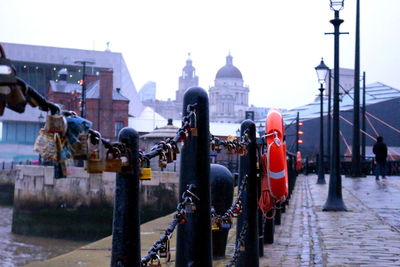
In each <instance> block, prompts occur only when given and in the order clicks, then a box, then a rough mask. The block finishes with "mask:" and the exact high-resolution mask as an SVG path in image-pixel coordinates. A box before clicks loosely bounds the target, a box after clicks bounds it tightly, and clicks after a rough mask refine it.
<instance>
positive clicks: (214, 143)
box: [210, 129, 250, 156]
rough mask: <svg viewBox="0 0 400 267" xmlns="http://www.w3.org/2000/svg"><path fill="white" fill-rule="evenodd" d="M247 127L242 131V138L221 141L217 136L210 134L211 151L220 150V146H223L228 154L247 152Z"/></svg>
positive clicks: (243, 153)
mask: <svg viewBox="0 0 400 267" xmlns="http://www.w3.org/2000/svg"><path fill="white" fill-rule="evenodd" d="M249 140H250V138H249V135H248V129H246V130H245V131H244V136H243V138H242V139H240V138H235V139H232V140H229V139H228V140H223V141H221V140H220V139H219V138H218V137H215V136H214V135H212V134H210V145H211V150H212V151H217V152H219V151H221V147H224V148H225V149H226V150H227V152H228V153H229V154H240V155H241V156H243V155H245V154H246V153H247V145H248V143H249Z"/></svg>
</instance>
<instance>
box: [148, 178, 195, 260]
mask: <svg viewBox="0 0 400 267" xmlns="http://www.w3.org/2000/svg"><path fill="white" fill-rule="evenodd" d="M195 189H196V186H195V185H194V184H190V185H188V188H187V189H186V191H184V192H183V193H182V200H181V202H179V203H178V205H177V207H176V213H175V214H174V217H173V220H172V222H171V223H170V224H169V226H168V228H167V229H166V230H165V231H164V233H163V234H162V235H161V237H160V239H159V240H157V241H156V242H154V244H153V246H152V247H151V248H150V249H149V250H148V252H147V255H146V256H144V257H142V259H141V267H147V266H148V263H149V262H150V261H152V260H159V258H160V257H161V255H160V252H161V251H163V250H164V252H166V253H167V254H169V251H165V250H169V244H168V242H169V240H171V238H172V233H173V232H174V230H175V228H176V226H177V225H178V224H185V223H186V222H187V216H186V214H187V213H191V212H194V211H195V209H194V210H193V206H192V205H195V202H197V201H200V198H199V197H198V196H197V195H196V194H195V193H194V192H193V191H195ZM188 205H189V207H190V208H191V210H190V211H188V210H187V209H188V208H187V207H188ZM167 261H169V255H168V256H167Z"/></svg>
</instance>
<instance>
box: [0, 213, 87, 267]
mask: <svg viewBox="0 0 400 267" xmlns="http://www.w3.org/2000/svg"><path fill="white" fill-rule="evenodd" d="M11 222H12V208H11V207H4V206H0V266H1V267H14V266H21V265H24V264H27V263H29V262H33V261H40V260H45V259H49V258H53V257H55V256H58V255H61V254H64V253H67V252H69V251H71V250H74V249H76V248H78V247H81V246H83V245H85V244H86V243H87V242H76V241H68V240H62V239H54V238H41V237H30V236H22V235H16V234H13V233H11Z"/></svg>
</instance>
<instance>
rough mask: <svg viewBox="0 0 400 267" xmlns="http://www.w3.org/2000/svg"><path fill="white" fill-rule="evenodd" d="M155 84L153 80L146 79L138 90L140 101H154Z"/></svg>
mask: <svg viewBox="0 0 400 267" xmlns="http://www.w3.org/2000/svg"><path fill="white" fill-rule="evenodd" d="M156 88H157V84H156V83H155V82H153V81H148V82H147V83H145V84H144V85H143V86H142V88H140V90H139V98H140V101H142V102H143V101H155V100H156Z"/></svg>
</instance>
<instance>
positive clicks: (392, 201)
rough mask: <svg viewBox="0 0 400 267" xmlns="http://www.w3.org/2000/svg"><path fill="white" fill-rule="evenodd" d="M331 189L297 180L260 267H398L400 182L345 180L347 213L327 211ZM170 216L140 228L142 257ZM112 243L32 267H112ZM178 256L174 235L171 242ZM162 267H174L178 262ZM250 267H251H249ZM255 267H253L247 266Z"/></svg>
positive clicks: (308, 178) (304, 178) (230, 242)
mask: <svg viewBox="0 0 400 267" xmlns="http://www.w3.org/2000/svg"><path fill="white" fill-rule="evenodd" d="M325 178H326V180H327V184H326V185H317V184H316V181H317V176H315V175H309V176H302V175H300V176H299V177H298V178H297V183H296V187H295V189H294V191H293V195H292V199H291V200H290V205H289V206H288V207H287V208H286V212H285V213H283V214H282V221H281V225H277V226H276V227H275V236H274V238H275V242H274V244H270V245H265V246H264V257H262V258H260V266H263V267H264V266H285V267H286V266H287V267H292V266H375V267H380V266H382V267H386V266H400V177H393V176H392V177H388V179H386V180H380V181H375V177H372V176H368V177H366V178H345V177H343V178H342V184H343V190H342V192H343V200H344V203H345V205H346V207H347V209H348V211H346V212H323V211H322V207H323V205H324V203H325V201H326V198H327V192H328V188H329V186H328V182H329V175H326V177H325ZM170 220H171V215H168V216H165V217H162V218H159V219H157V220H154V221H151V222H148V223H146V224H143V225H142V226H141V239H142V240H141V242H142V253H143V254H146V253H147V249H148V248H149V247H150V246H151V244H152V243H153V242H154V240H157V239H158V237H159V234H160V232H161V231H162V229H164V228H165V227H166V226H167V225H168V223H169V221H170ZM234 237H235V228H233V229H232V230H231V231H230V233H229V238H228V245H227V251H226V255H227V257H226V258H225V259H221V260H218V261H214V264H213V266H214V267H222V266H225V264H226V263H228V262H229V260H230V259H231V257H232V253H233V247H234V241H235V238H234ZM110 250H111V238H110V237H108V238H105V239H103V240H100V241H98V242H96V243H92V244H90V245H88V246H85V247H82V248H81V249H79V250H75V251H74V252H71V253H68V254H65V255H62V256H59V257H56V258H54V259H51V260H48V261H46V262H37V263H33V264H31V265H29V266H31V267H40V266H57V267H62V266H96V267H97V266H109V263H110ZM171 250H172V254H173V256H174V253H175V235H174V236H173V239H172V242H171ZM162 266H171V267H172V266H174V262H171V263H169V264H165V263H164V261H162ZM246 267H247V266H246ZM248 267H252V266H248Z"/></svg>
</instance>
